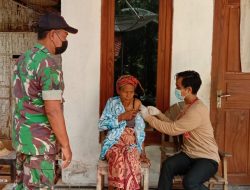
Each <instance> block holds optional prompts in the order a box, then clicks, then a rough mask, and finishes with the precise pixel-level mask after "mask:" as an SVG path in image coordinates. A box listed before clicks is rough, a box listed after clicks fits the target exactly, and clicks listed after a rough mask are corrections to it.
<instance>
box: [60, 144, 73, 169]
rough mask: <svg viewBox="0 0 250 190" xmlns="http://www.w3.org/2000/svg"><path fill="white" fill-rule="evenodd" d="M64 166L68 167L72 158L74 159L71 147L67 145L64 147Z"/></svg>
mask: <svg viewBox="0 0 250 190" xmlns="http://www.w3.org/2000/svg"><path fill="white" fill-rule="evenodd" d="M61 149H62V154H63V155H62V160H63V163H62V168H66V167H68V165H69V164H70V162H71V160H72V152H71V149H70V146H67V147H62V148H61Z"/></svg>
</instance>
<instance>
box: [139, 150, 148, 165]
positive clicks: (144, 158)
mask: <svg viewBox="0 0 250 190" xmlns="http://www.w3.org/2000/svg"><path fill="white" fill-rule="evenodd" d="M140 161H141V162H143V163H146V164H148V166H151V163H150V160H149V159H148V158H147V156H146V154H143V153H142V154H141V156H140Z"/></svg>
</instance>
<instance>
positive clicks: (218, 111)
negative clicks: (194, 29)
mask: <svg viewBox="0 0 250 190" xmlns="http://www.w3.org/2000/svg"><path fill="white" fill-rule="evenodd" d="M214 2H215V9H214V33H213V53H212V86H211V119H212V122H213V126H214V127H215V136H216V140H217V142H218V145H219V148H220V149H222V150H225V151H227V152H230V153H232V155H233V156H232V158H230V159H229V164H228V166H229V168H228V174H229V183H231V184H241V185H243V184H248V185H249V184H250V73H242V72H241V65H240V64H241V63H240V0H216V1H214ZM219 94H221V95H230V96H222V98H221V106H220V105H219V104H220V102H219V101H220V98H218V96H219Z"/></svg>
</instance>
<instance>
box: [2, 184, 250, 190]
mask: <svg viewBox="0 0 250 190" xmlns="http://www.w3.org/2000/svg"><path fill="white" fill-rule="evenodd" d="M55 189H56V190H94V189H95V187H79V186H64V187H63V186H59V187H56V188H55ZM2 190H12V184H8V185H6V186H5V187H4V188H3V189H2ZM150 190H156V189H155V188H150ZM216 190H221V188H218V189H216ZM228 190H250V186H229V189H228Z"/></svg>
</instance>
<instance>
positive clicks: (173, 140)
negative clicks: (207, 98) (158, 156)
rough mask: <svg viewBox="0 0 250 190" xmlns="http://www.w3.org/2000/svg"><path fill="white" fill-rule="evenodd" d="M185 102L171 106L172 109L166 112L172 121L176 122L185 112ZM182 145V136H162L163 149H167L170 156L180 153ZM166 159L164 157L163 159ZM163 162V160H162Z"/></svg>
mask: <svg viewBox="0 0 250 190" xmlns="http://www.w3.org/2000/svg"><path fill="white" fill-rule="evenodd" d="M184 105H185V104H184V102H178V103H175V104H173V105H172V106H170V108H169V109H168V110H167V111H166V112H165V115H166V116H167V117H168V118H170V119H171V120H173V121H175V120H176V119H177V117H178V115H179V114H180V112H181V111H182V110H183V107H184ZM181 143H182V136H181V135H179V136H174V137H173V136H169V135H166V134H162V139H161V149H165V150H164V152H169V154H171V153H174V152H177V151H179V149H180V146H181ZM162 159H164V157H162ZM162 161H163V160H162Z"/></svg>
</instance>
